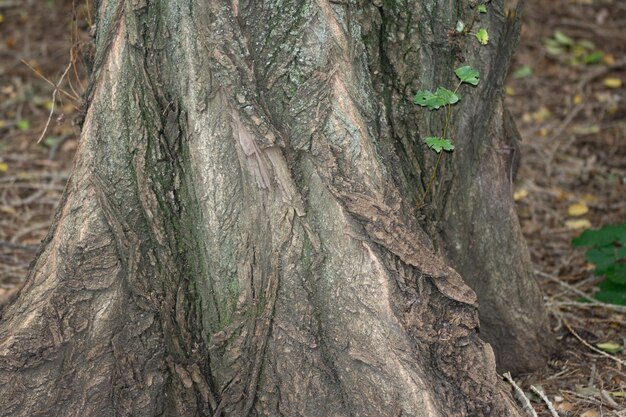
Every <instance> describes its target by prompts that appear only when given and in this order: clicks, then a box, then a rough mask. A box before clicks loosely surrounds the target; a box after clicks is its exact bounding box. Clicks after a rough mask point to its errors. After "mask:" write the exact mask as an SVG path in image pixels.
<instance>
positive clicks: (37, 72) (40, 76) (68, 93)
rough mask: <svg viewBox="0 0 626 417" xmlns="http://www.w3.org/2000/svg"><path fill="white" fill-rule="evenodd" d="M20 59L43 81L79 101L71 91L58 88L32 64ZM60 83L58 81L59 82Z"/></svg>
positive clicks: (71, 98)
mask: <svg viewBox="0 0 626 417" xmlns="http://www.w3.org/2000/svg"><path fill="white" fill-rule="evenodd" d="M20 61H22V64H24V65H26V66H27V67H28V68H30V69H31V70H32V71H33V72H34V73H35V74H37V75H38V76H39V78H41V79H42V80H44V81H45V82H47V83H48V84H50V85H51V86H52V87H54V89H55V90H59V91H60V92H61V93H62V94H64V95H66V96H67V97H68V98H69V99H70V100H74V101H76V102H77V103H80V98H79V97H77V96H75V95H73V94H72V93H70V92H68V91H65V90H64V89H62V88H59V86H58V85H57V84H54V83H53V82H52V81H50V80H49V79H48V78H46V77H45V76H44V75H43V74H42V73H41V72H39V71H37V70H36V69H35V68H34V67H33V66H32V65H30V64H29V63H28V62H26V61H25V60H23V59H21V60H20ZM67 71H68V70H67V69H66V70H65V73H67ZM59 84H60V83H59Z"/></svg>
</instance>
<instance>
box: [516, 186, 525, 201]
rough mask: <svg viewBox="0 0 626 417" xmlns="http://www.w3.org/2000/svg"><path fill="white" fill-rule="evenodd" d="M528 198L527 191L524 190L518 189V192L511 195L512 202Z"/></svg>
mask: <svg viewBox="0 0 626 417" xmlns="http://www.w3.org/2000/svg"><path fill="white" fill-rule="evenodd" d="M527 196H528V190H527V189H525V188H520V189H519V190H517V191H515V192H514V193H513V200H515V201H520V200H521V199H523V198H526V197H527Z"/></svg>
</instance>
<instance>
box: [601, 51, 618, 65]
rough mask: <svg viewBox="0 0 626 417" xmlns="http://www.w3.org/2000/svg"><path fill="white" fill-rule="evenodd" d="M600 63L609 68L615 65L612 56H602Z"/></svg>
mask: <svg viewBox="0 0 626 417" xmlns="http://www.w3.org/2000/svg"><path fill="white" fill-rule="evenodd" d="M602 61H603V62H604V63H605V64H606V65H608V66H609V67H612V66H613V65H615V57H614V56H613V55H612V54H604V56H603V57H602Z"/></svg>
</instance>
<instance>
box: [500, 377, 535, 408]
mask: <svg viewBox="0 0 626 417" xmlns="http://www.w3.org/2000/svg"><path fill="white" fill-rule="evenodd" d="M502 376H503V377H504V379H506V380H507V381H508V383H509V384H511V385H512V386H513V389H514V390H515V398H516V399H517V401H519V402H520V403H521V404H522V409H523V410H524V411H526V413H528V415H529V416H531V417H538V416H537V413H536V412H535V409H534V408H533V406H532V404H531V403H530V400H529V399H528V397H526V394H524V391H523V390H522V389H521V388H520V387H519V385H517V384H516V383H515V381H513V378H511V373H510V372H505V373H504V374H502Z"/></svg>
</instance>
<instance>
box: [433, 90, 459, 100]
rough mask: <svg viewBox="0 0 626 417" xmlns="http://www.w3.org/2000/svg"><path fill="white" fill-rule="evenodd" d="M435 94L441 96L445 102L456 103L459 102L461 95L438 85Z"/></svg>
mask: <svg viewBox="0 0 626 417" xmlns="http://www.w3.org/2000/svg"><path fill="white" fill-rule="evenodd" d="M435 95H436V96H437V97H441V99H442V100H443V101H444V102H445V104H454V103H458V102H459V100H460V99H459V96H457V95H456V94H454V92H452V91H450V90H448V89H447V88H444V87H438V88H437V91H435Z"/></svg>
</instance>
